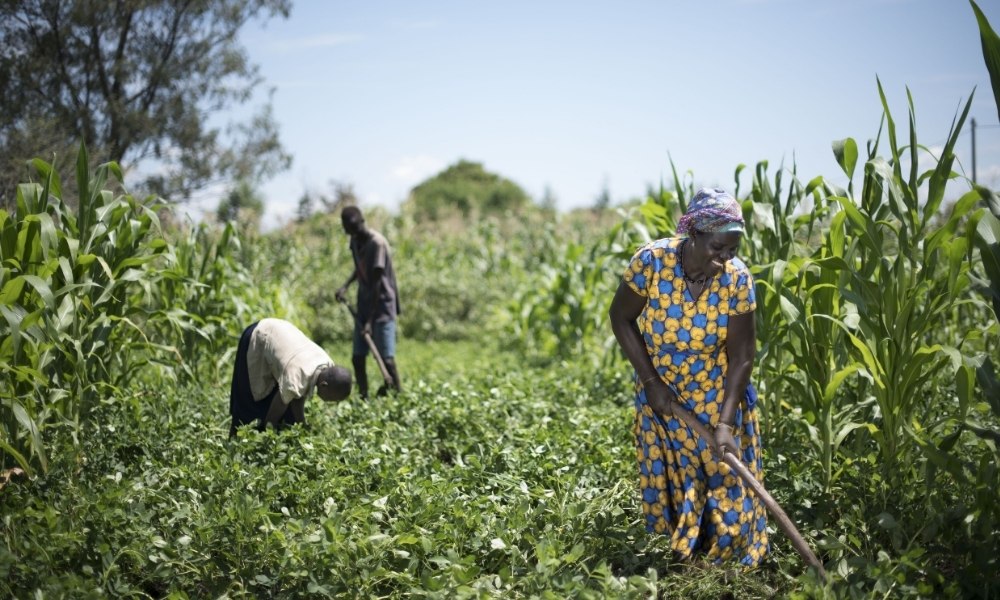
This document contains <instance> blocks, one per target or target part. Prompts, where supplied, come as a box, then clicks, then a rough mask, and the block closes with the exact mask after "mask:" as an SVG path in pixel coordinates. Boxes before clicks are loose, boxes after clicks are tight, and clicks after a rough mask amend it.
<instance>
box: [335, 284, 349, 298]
mask: <svg viewBox="0 0 1000 600" xmlns="http://www.w3.org/2000/svg"><path fill="white" fill-rule="evenodd" d="M346 294H347V286H341V288H340V289H338V290H337V292H336V293H335V294H334V295H333V297H334V298H336V299H337V302H344V300H345V298H346Z"/></svg>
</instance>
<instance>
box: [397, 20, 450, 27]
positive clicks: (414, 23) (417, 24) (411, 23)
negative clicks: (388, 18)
mask: <svg viewBox="0 0 1000 600" xmlns="http://www.w3.org/2000/svg"><path fill="white" fill-rule="evenodd" d="M393 26H395V27H398V28H399V29H437V28H438V27H440V26H441V22H440V21H435V20H433V19H425V20H422V21H396V22H395V23H393Z"/></svg>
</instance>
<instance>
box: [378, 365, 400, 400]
mask: <svg viewBox="0 0 1000 600" xmlns="http://www.w3.org/2000/svg"><path fill="white" fill-rule="evenodd" d="M382 362H384V363H385V370H386V371H389V377H391V378H392V387H393V388H394V389H395V390H396V392H397V393H398V392H401V391H402V390H403V386H402V384H401V383H400V381H399V369H398V368H396V359H395V358H387V359H385V360H383V361H382Z"/></svg>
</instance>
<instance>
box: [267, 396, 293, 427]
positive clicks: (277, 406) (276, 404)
mask: <svg viewBox="0 0 1000 600" xmlns="http://www.w3.org/2000/svg"><path fill="white" fill-rule="evenodd" d="M286 410H288V405H286V404H285V403H284V402H282V401H281V394H280V393H278V394H275V395H274V398H272V399H271V406H269V407H268V408H267V416H265V417H264V423H263V427H261V430H265V429H267V426H268V425H274V428H275V429H277V428H278V423H279V422H280V421H281V417H283V416H285V411H286Z"/></svg>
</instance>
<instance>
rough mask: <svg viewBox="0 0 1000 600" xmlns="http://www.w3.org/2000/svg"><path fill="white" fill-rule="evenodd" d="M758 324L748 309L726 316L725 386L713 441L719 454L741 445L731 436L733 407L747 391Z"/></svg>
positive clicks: (733, 416)
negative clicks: (717, 447)
mask: <svg viewBox="0 0 1000 600" xmlns="http://www.w3.org/2000/svg"><path fill="white" fill-rule="evenodd" d="M756 340H757V324H756V322H755V320H754V313H753V311H750V312H748V313H743V314H741V315H736V316H733V317H730V318H729V334H728V336H727V339H726V358H727V367H726V389H725V395H724V396H723V401H722V412H721V413H719V424H718V425H717V426H716V428H715V443H716V444H717V445H718V446H719V448H720V451H721V453H722V454H725V453H726V452H730V453H732V454H735V455H736V456H739V455H740V454H739V452H740V446H739V444H737V443H736V438H734V437H733V424H734V422H735V421H736V408H737V407H738V406H739V405H740V401H741V400H742V399H743V396H744V394H746V389H747V385H748V384H749V383H750V371H751V370H753V359H754V354H755V353H756V351H757V341H756Z"/></svg>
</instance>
